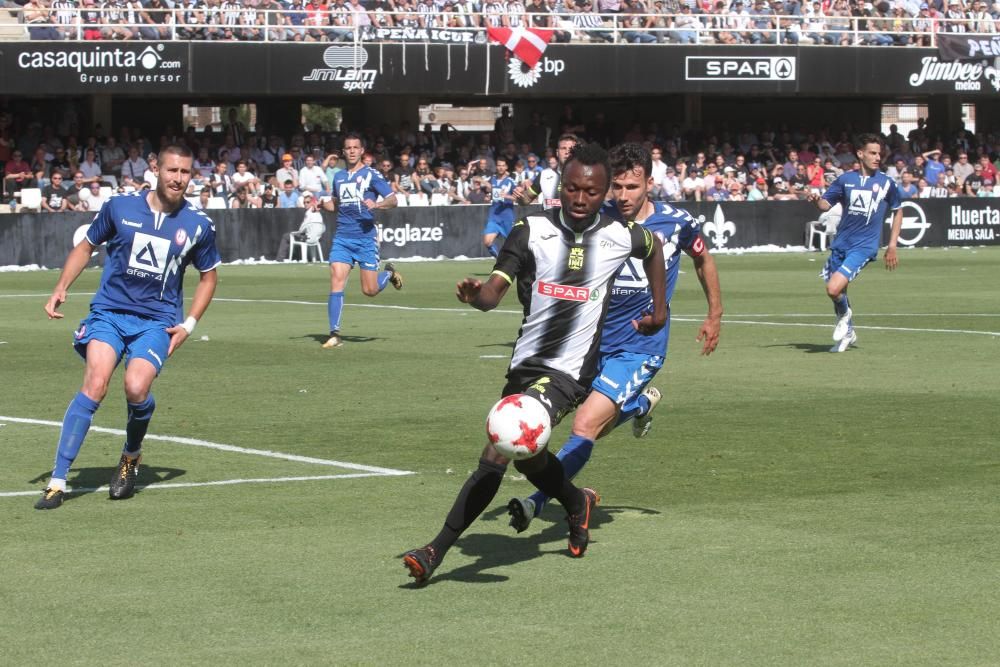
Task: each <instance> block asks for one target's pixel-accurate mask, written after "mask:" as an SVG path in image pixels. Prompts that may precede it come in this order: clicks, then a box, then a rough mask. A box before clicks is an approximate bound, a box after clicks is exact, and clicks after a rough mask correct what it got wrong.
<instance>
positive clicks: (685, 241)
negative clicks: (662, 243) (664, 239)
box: [677, 215, 706, 257]
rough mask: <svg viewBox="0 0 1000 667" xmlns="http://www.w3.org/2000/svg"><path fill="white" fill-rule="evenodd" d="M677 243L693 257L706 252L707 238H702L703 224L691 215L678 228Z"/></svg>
mask: <svg viewBox="0 0 1000 667" xmlns="http://www.w3.org/2000/svg"><path fill="white" fill-rule="evenodd" d="M677 232H678V234H677V245H678V247H679V248H681V249H682V250H683V251H684V252H686V253H687V254H688V255H689V256H691V257H701V256H702V255H704V254H705V251H706V247H705V240H704V239H702V238H701V224H700V223H699V222H698V221H697V220H695V219H694V218H693V217H691V216H690V215H688V216H686V217H685V219H684V223H683V224H681V226H680V227H679V228H678V230H677Z"/></svg>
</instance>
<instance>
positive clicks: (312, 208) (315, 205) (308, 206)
mask: <svg viewBox="0 0 1000 667" xmlns="http://www.w3.org/2000/svg"><path fill="white" fill-rule="evenodd" d="M302 204H303V206H302V207H303V208H304V209H305V210H304V212H303V216H302V224H301V225H299V228H298V230H297V231H294V232H290V233H288V234H282V235H281V244H280V245H279V246H278V256H277V258H278V259H279V260H287V259H288V247H289V245H291V239H295V240H297V241H304V240H305V239H306V226H307V225H310V224H313V223H318V224H321V225H323V224H324V223H323V211H322V210H321V209H320V203H319V197H316V196H313V194H312V193H310V192H307V193H305V194H304V195H302ZM325 230H326V228H325V225H324V231H325ZM303 259H305V257H303Z"/></svg>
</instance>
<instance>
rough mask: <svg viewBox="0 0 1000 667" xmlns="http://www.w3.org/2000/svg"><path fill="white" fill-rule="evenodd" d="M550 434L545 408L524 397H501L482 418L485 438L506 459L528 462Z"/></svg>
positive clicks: (519, 395)
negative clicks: (526, 460)
mask: <svg viewBox="0 0 1000 667" xmlns="http://www.w3.org/2000/svg"><path fill="white" fill-rule="evenodd" d="M551 435H552V423H551V420H550V419H549V413H548V411H547V410H546V409H545V406H544V405H542V404H541V402H540V401H539V400H538V399H537V398H533V397H531V396H527V395H526V394H511V395H510V396H504V397H503V398H501V399H500V400H499V401H498V402H497V404H496V405H494V406H493V409H492V410H490V414H489V416H487V417H486V437H488V438H489V439H490V442H491V443H493V446H494V447H496V448H497V451H498V452H500V454H501V455H503V456H505V457H506V458H508V459H514V460H521V459H530V458H531V457H532V456H536V455H537V454H541V453H542V451H544V450H545V446H546V445H547V444H548V442H549V436H551Z"/></svg>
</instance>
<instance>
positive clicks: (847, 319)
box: [833, 308, 854, 341]
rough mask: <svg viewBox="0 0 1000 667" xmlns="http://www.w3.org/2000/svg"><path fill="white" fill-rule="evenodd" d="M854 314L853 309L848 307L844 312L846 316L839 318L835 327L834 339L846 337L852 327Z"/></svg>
mask: <svg viewBox="0 0 1000 667" xmlns="http://www.w3.org/2000/svg"><path fill="white" fill-rule="evenodd" d="M853 315H854V311H852V310H851V309H850V308H848V309H847V312H846V313H844V316H843V317H841V318H840V319H839V320H837V326H835V327H834V328H833V339H834V340H837V341H839V340H843V339H844V336H846V335H847V332H848V331H849V330H850V328H851V317H852V316H853Z"/></svg>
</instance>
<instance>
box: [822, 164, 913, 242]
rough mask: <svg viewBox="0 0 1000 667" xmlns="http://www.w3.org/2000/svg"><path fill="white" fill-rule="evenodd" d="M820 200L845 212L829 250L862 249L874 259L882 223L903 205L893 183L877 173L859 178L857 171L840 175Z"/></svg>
mask: <svg viewBox="0 0 1000 667" xmlns="http://www.w3.org/2000/svg"><path fill="white" fill-rule="evenodd" d="M823 199H825V200H826V201H828V202H829V203H830V205H831V206H833V205H835V204H840V205H841V207H842V208H843V211H844V213H843V216H842V217H841V218H840V224H839V225H838V226H837V236H836V237H835V238H834V239H833V243H832V244H830V248H831V249H833V250H845V251H846V250H852V249H855V250H864V251H867V252H869V253H870V254H871V255H873V256H874V255H876V254H877V253H878V248H879V244H880V242H881V240H882V223H883V222H885V219H886V217H888V215H889V212H890V211H896V210H898V209H899V207H900V206H901V205H902V204H901V200H900V197H899V188H898V187H897V186H896V182H895V181H893V180H892V179H891V178H889V177H888V176H886V175H885V174H884V173H882V172H880V171H879V172H876V173H875V174H874V175H873V176H862V175H861V172H860V171H849V172H846V173H844V174H841V175H840V176H839V177H838V178H837V179H836V180H835V181H834V182H833V183H832V184H830V187H829V188H827V190H826V192H825V193H823Z"/></svg>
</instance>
